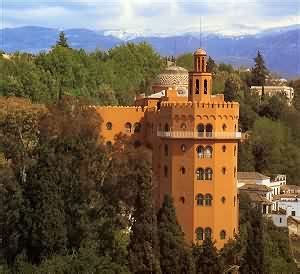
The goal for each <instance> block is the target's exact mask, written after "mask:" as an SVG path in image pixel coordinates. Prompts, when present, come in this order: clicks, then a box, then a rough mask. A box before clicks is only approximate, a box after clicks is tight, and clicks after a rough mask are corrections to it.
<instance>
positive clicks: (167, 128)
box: [165, 124, 170, 132]
mask: <svg viewBox="0 0 300 274" xmlns="http://www.w3.org/2000/svg"><path fill="white" fill-rule="evenodd" d="M169 130H170V128H169V125H168V124H165V131H167V132H168V131H169Z"/></svg>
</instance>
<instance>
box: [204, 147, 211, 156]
mask: <svg viewBox="0 0 300 274" xmlns="http://www.w3.org/2000/svg"><path fill="white" fill-rule="evenodd" d="M204 157H205V158H212V147H211V146H207V147H206V148H205V150H204Z"/></svg>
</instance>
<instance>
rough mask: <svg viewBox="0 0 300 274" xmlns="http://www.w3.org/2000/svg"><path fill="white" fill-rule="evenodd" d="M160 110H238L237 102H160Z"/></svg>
mask: <svg viewBox="0 0 300 274" xmlns="http://www.w3.org/2000/svg"><path fill="white" fill-rule="evenodd" d="M161 108H172V109H173V108H199V109H239V103H237V102H223V103H200V102H171V101H168V102H161Z"/></svg>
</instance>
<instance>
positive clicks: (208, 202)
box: [205, 194, 212, 206]
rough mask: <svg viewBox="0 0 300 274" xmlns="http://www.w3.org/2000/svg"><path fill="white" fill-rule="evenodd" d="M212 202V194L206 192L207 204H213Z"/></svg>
mask: <svg viewBox="0 0 300 274" xmlns="http://www.w3.org/2000/svg"><path fill="white" fill-rule="evenodd" d="M211 204H212V196H211V195H210V194H205V205H206V206H211Z"/></svg>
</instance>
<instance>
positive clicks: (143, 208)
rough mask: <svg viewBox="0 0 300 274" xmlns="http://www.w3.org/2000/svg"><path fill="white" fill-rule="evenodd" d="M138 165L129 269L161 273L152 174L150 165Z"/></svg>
mask: <svg viewBox="0 0 300 274" xmlns="http://www.w3.org/2000/svg"><path fill="white" fill-rule="evenodd" d="M137 164H138V166H137V169H136V171H137V172H138V174H137V183H138V184H137V187H138V193H137V196H136V199H135V204H134V212H133V216H132V218H133V224H132V227H131V234H130V242H129V245H128V262H129V267H130V270H131V271H132V273H138V274H139V273H149V274H150V273H161V270H160V265H159V247H158V239H157V224H156V216H155V212H154V208H153V205H152V202H153V201H152V195H151V193H152V184H151V172H150V168H149V163H147V162H145V161H140V162H139V163H137Z"/></svg>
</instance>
